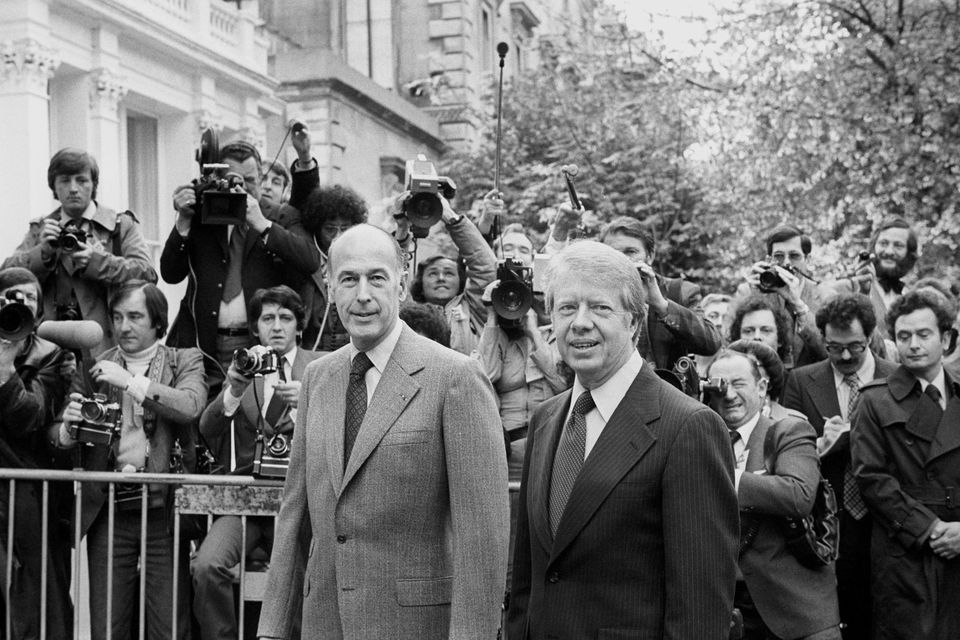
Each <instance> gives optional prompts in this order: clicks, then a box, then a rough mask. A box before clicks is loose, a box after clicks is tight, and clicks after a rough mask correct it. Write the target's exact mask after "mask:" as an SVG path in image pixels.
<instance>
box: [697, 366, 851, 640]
mask: <svg viewBox="0 0 960 640" xmlns="http://www.w3.org/2000/svg"><path fill="white" fill-rule="evenodd" d="M708 376H711V377H715V378H720V379H721V380H723V381H725V383H726V384H725V385H721V386H722V387H725V391H724V392H722V393H721V392H714V391H711V392H710V393H708V394H707V398H706V399H705V400H706V402H707V403H708V404H709V405H710V408H712V409H713V410H714V411H716V412H717V414H719V415H720V417H721V418H722V419H723V421H724V423H726V425H727V428H728V429H729V430H730V438H731V441H732V442H733V452H734V457H735V458H736V470H735V472H734V478H735V484H736V489H737V499H738V501H739V503H740V516H741V518H740V544H739V554H738V555H739V567H740V571H739V572H738V575H737V583H736V591H735V595H734V605H735V606H736V607H737V608H738V609H739V610H740V613H741V614H742V615H743V623H744V632H745V634H744V636H743V637H744V639H745V640H768V639H769V638H791V639H801V638H808V639H810V640H813V639H814V638H815V639H816V640H840V628H839V623H840V614H839V612H838V609H837V585H836V577H835V574H834V566H833V564H827V565H824V566H821V567H819V568H817V569H813V568H809V567H807V566H805V565H803V564H801V563H800V562H799V561H798V560H797V558H796V557H795V556H794V555H793V553H792V552H790V551H789V549H788V548H787V539H786V536H785V534H784V527H783V519H784V518H803V517H805V516H806V515H808V514H809V513H810V512H811V511H812V509H813V506H814V499H815V497H816V494H817V486H818V484H819V481H820V471H819V465H818V459H817V448H816V433H815V432H814V430H813V427H812V426H810V423H809V422H807V421H806V420H801V419H799V418H794V417H786V418H784V419H782V420H779V421H777V422H775V421H774V420H773V419H771V418H769V417H767V416H765V415H763V412H762V411H761V409H762V408H763V404H764V400H765V397H766V393H767V379H766V378H764V377H763V375H762V374H761V372H760V368H759V366H758V364H757V360H756V359H755V358H753V357H752V356H751V355H750V354H747V353H739V352H736V351H730V350H727V349H724V350H722V351H721V352H720V353H718V354H717V357H716V359H715V360H714V361H713V363H712V364H711V365H710V369H709V370H708Z"/></svg>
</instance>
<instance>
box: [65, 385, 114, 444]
mask: <svg viewBox="0 0 960 640" xmlns="http://www.w3.org/2000/svg"><path fill="white" fill-rule="evenodd" d="M121 415H122V414H121V411H120V405H119V404H118V403H116V402H107V396H105V395H104V394H102V393H95V394H93V397H91V398H82V399H81V400H80V416H81V417H82V418H83V422H79V423H74V424H72V425H70V435H71V436H73V437H74V438H76V440H77V441H78V442H83V443H85V444H99V445H110V444H112V443H113V440H114V438H118V437H119V436H120V418H121Z"/></svg>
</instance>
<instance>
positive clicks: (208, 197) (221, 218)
mask: <svg viewBox="0 0 960 640" xmlns="http://www.w3.org/2000/svg"><path fill="white" fill-rule="evenodd" d="M196 159H197V164H199V165H200V177H199V178H197V179H196V180H194V181H193V190H194V193H195V194H196V198H197V202H196V205H195V206H196V210H197V213H199V214H200V223H201V224H243V222H244V221H245V220H246V218H247V194H246V192H240V193H237V192H236V191H233V189H234V187H238V186H240V187H242V186H243V177H242V176H240V175H239V174H236V173H227V174H226V175H221V173H222V172H223V171H226V170H227V169H229V168H230V165H227V164H223V163H221V162H220V140H219V138H218V136H217V132H216V131H215V130H213V129H206V130H204V132H203V135H201V136H200V146H199V147H198V148H197V153H196Z"/></svg>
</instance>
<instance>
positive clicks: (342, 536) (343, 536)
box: [337, 533, 347, 544]
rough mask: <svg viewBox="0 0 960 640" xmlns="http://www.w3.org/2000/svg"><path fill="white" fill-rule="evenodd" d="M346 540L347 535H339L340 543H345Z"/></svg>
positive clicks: (338, 540)
mask: <svg viewBox="0 0 960 640" xmlns="http://www.w3.org/2000/svg"><path fill="white" fill-rule="evenodd" d="M346 541H347V536H345V535H343V534H342V533H341V534H340V535H338V536H337V542H339V543H340V544H343V543H344V542H346Z"/></svg>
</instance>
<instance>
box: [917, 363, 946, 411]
mask: <svg viewBox="0 0 960 640" xmlns="http://www.w3.org/2000/svg"><path fill="white" fill-rule="evenodd" d="M919 380H920V390H921V391H923V392H924V393H926V392H927V387H929V386H930V385H933V386H934V387H936V388H937V391H939V392H940V408H941V409H943V410H944V411H946V409H947V380H946V378H945V377H944V375H943V367H940V373H938V374H937V377H936V378H934V379H933V382H927V381H926V380H924V379H923V378H919Z"/></svg>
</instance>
